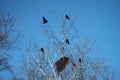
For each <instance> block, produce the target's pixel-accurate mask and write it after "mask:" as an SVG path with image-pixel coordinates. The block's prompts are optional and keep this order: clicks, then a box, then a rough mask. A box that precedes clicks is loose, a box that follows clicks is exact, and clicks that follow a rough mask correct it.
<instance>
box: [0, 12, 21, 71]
mask: <svg viewBox="0 0 120 80" xmlns="http://www.w3.org/2000/svg"><path fill="white" fill-rule="evenodd" d="M14 23H15V19H14V17H12V16H10V15H9V14H4V13H3V12H2V11H0V72H2V71H5V70H7V71H10V72H12V69H11V65H10V63H9V57H10V54H9V50H10V49H12V48H15V43H16V41H17V40H18V37H19V34H18V33H17V32H15V30H14V28H13V26H14Z"/></svg>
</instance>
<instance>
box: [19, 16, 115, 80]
mask: <svg viewBox="0 0 120 80" xmlns="http://www.w3.org/2000/svg"><path fill="white" fill-rule="evenodd" d="M67 16H68V15H67ZM56 17H57V19H58V22H59V24H60V27H59V29H55V27H54V28H53V27H51V26H49V23H46V24H42V26H41V28H42V29H43V32H44V33H45V35H44V36H47V37H48V40H47V41H45V40H44V41H45V42H46V46H42V43H44V44H45V42H40V43H39V42H37V41H36V40H35V39H34V38H33V37H32V38H30V41H29V42H30V43H29V46H28V48H26V52H25V53H26V54H24V55H25V56H24V58H23V70H22V72H21V73H20V75H19V76H18V77H21V78H23V80H115V76H114V73H113V72H112V71H111V70H110V69H109V67H108V66H107V65H106V63H105V61H103V60H100V59H97V58H92V57H90V56H88V54H90V53H92V50H94V49H95V47H94V45H95V40H93V41H91V40H89V38H88V37H86V36H84V35H82V33H80V32H79V30H78V29H77V28H76V27H74V23H73V22H74V21H72V18H70V17H69V19H68V18H67V19H66V16H64V17H61V16H56ZM47 20H48V19H47ZM58 26H59V25H58ZM57 28H58V27H57ZM18 79H19V78H18Z"/></svg>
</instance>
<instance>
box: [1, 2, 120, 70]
mask: <svg viewBox="0 0 120 80" xmlns="http://www.w3.org/2000/svg"><path fill="white" fill-rule="evenodd" d="M0 9H1V10H3V11H4V12H5V13H10V14H11V15H13V16H15V18H16V19H17V23H16V24H15V28H16V29H17V30H18V31H21V32H23V33H24V34H25V35H35V37H38V36H41V35H40V33H41V32H40V28H39V27H40V25H41V17H42V16H46V17H47V18H48V19H50V20H49V23H50V22H51V23H52V22H54V21H55V20H54V19H55V18H53V17H54V16H52V15H53V13H67V14H69V15H70V16H71V17H72V18H76V25H75V26H76V27H81V28H82V29H83V31H84V32H85V34H86V35H88V36H90V37H91V38H92V39H95V40H96V41H97V45H98V47H99V48H100V49H101V52H98V53H97V54H96V55H97V56H99V57H101V58H103V59H105V60H106V61H107V63H108V64H109V65H110V66H111V67H112V69H114V70H116V71H119V72H120V69H119V68H120V63H119V58H120V36H119V35H120V0H0Z"/></svg>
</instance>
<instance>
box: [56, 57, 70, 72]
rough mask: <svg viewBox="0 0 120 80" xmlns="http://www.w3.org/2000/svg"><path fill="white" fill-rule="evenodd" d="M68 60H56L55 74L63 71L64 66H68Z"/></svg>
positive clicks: (64, 58) (66, 58)
mask: <svg viewBox="0 0 120 80" xmlns="http://www.w3.org/2000/svg"><path fill="white" fill-rule="evenodd" d="M68 62H69V58H68V57H62V58H61V59H60V60H58V61H57V62H56V63H55V65H56V68H57V72H58V73H60V72H62V71H63V70H64V68H65V66H66V65H67V64H68Z"/></svg>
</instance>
